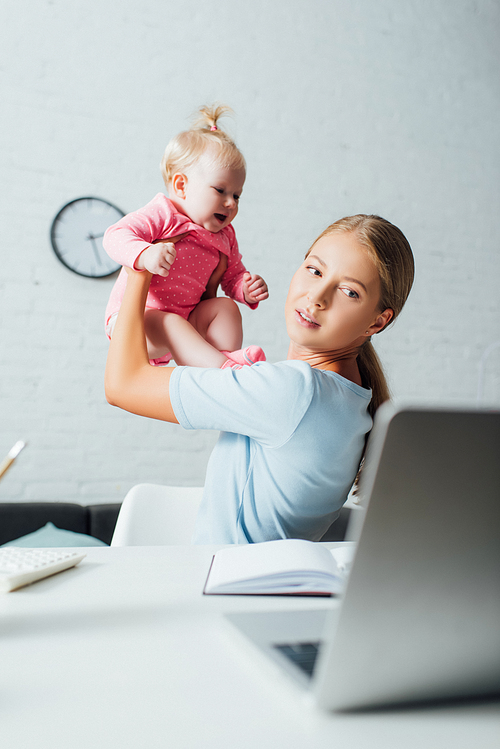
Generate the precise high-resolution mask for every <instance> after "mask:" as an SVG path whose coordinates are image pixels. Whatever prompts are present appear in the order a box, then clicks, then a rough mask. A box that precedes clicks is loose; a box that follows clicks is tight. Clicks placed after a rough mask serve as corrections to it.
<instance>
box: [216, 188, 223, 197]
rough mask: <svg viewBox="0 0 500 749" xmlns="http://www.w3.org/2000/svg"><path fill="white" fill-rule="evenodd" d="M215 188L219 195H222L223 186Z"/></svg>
mask: <svg viewBox="0 0 500 749" xmlns="http://www.w3.org/2000/svg"><path fill="white" fill-rule="evenodd" d="M214 190H215V191H216V192H218V193H219V195H222V193H223V192H224V190H223V189H222V188H221V187H214Z"/></svg>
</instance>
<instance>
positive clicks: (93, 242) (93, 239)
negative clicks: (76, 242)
mask: <svg viewBox="0 0 500 749" xmlns="http://www.w3.org/2000/svg"><path fill="white" fill-rule="evenodd" d="M87 239H89V240H90V241H91V242H92V249H93V250H94V255H95V259H96V260H97V262H98V263H99V265H102V260H101V257H100V255H99V248H98V246H97V244H96V241H95V237H94V235H93V234H89V235H88V237H87Z"/></svg>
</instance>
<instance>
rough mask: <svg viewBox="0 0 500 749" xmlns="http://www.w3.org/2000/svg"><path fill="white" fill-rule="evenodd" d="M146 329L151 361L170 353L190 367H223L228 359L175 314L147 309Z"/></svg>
mask: <svg viewBox="0 0 500 749" xmlns="http://www.w3.org/2000/svg"><path fill="white" fill-rule="evenodd" d="M210 301H214V300H210ZM201 317H202V319H203V321H204V316H201ZM144 326H145V331H146V341H147V346H148V356H149V358H150V359H159V358H160V357H162V356H165V355H166V354H168V353H169V352H170V353H171V354H172V358H173V359H174V361H175V362H176V364H179V365H188V366H191V367H221V366H222V365H223V364H224V362H225V361H226V359H227V357H226V356H224V354H221V353H220V351H219V350H218V349H217V348H215V347H214V346H212V345H211V344H210V343H208V342H207V341H206V340H205V338H204V337H203V336H202V335H201V334H200V333H199V332H198V331H197V330H196V329H195V328H194V327H193V325H192V324H191V323H190V322H188V321H187V320H185V319H184V318H183V317H181V316H180V315H176V314H175V313H174V312H162V311H161V310H155V309H148V310H146V312H145V315H144Z"/></svg>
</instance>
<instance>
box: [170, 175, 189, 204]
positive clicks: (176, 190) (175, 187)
mask: <svg viewBox="0 0 500 749" xmlns="http://www.w3.org/2000/svg"><path fill="white" fill-rule="evenodd" d="M187 181H188V180H187V177H186V175H185V174H181V173H180V172H176V173H175V174H174V176H173V177H172V180H171V182H170V187H171V190H172V193H173V194H174V195H175V197H176V198H185V197H186V187H187Z"/></svg>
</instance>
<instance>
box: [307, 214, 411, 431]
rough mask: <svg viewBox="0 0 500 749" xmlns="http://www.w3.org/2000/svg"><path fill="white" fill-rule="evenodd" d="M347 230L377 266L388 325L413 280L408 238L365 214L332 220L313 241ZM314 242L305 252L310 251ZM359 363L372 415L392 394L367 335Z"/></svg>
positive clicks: (382, 305) (408, 291) (401, 307)
mask: <svg viewBox="0 0 500 749" xmlns="http://www.w3.org/2000/svg"><path fill="white" fill-rule="evenodd" d="M347 232H352V233H353V234H354V235H355V236H356V239H357V240H358V242H359V244H360V245H361V246H362V247H363V248H364V249H365V250H366V252H367V253H368V256H369V257H370V258H371V260H372V261H373V263H374V264H375V266H376V268H377V270H378V273H379V278H380V305H379V307H380V311H381V312H383V311H384V310H385V309H392V311H393V312H394V315H393V317H392V319H391V321H390V323H388V325H389V324H391V323H392V322H394V320H395V319H396V318H397V317H398V315H399V313H400V312H401V310H402V309H403V307H404V304H405V302H406V299H407V298H408V294H409V293H410V290H411V287H412V284H413V278H414V275H415V264H414V260H413V253H412V251H411V247H410V245H409V242H408V240H407V239H406V237H405V235H404V234H403V232H402V231H401V230H400V229H398V227H397V226H394V224H391V223H390V222H389V221H386V219H384V218H381V217H380V216H368V215H365V214H358V215H357V216H348V217H347V218H342V219H340V220H339V221H335V223H333V224H331V225H330V226H329V227H328V228H327V229H325V231H324V232H322V234H320V236H319V237H318V238H317V239H316V242H318V241H319V240H320V239H322V238H323V237H327V236H330V235H331V234H341V233H347ZM316 242H314V244H316ZM314 244H313V246H312V247H311V249H310V250H309V251H308V253H307V254H309V252H311V250H312V248H313V247H314ZM385 327H386V326H385ZM383 329H384V328H382V330H383ZM379 332H381V331H379ZM358 366H359V371H360V374H361V379H362V382H363V385H364V386H365V387H367V388H371V390H372V399H371V402H370V406H369V408H368V410H369V412H370V415H371V416H373V415H374V414H375V411H376V410H377V408H378V407H379V406H380V405H382V403H383V402H384V401H386V400H389V399H390V397H391V396H390V390H389V386H388V384H387V380H386V377H385V374H384V370H383V367H382V364H381V362H380V359H379V357H378V355H377V353H376V351H375V349H374V347H373V345H372V343H371V341H370V339H367V341H366V342H365V343H364V344H363V346H361V348H360V350H359V354H358Z"/></svg>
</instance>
